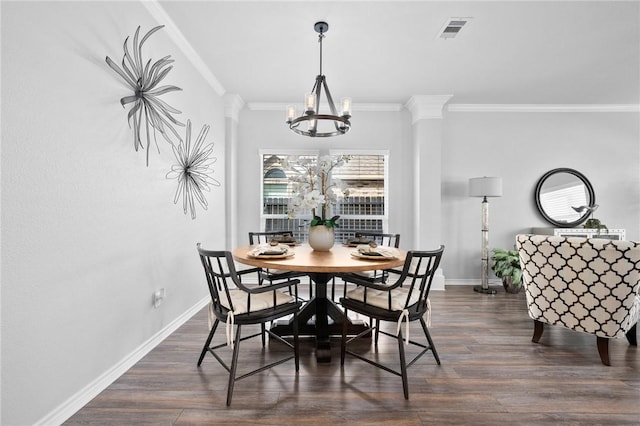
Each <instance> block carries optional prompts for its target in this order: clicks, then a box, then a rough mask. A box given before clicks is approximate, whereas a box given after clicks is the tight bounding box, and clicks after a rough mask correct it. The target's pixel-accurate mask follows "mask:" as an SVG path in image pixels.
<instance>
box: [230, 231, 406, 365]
mask: <svg viewBox="0 0 640 426" xmlns="http://www.w3.org/2000/svg"><path fill="white" fill-rule="evenodd" d="M254 248H255V246H244V247H239V248H237V249H235V250H234V251H233V258H234V259H235V260H236V261H237V262H239V263H243V264H245V265H251V266H257V267H260V268H265V269H280V270H288V271H298V272H306V273H307V274H308V275H309V277H310V278H311V280H312V281H313V283H314V284H315V294H314V296H313V297H312V298H311V299H310V300H309V301H308V302H307V303H306V304H305V305H304V306H303V307H302V309H301V311H300V313H299V314H298V327H299V333H300V335H303V336H315V338H316V359H317V361H318V362H330V361H331V343H330V338H331V336H332V335H333V336H336V335H341V334H342V324H343V322H344V321H347V322H348V327H347V330H348V333H349V334H358V333H360V332H361V331H363V330H364V329H365V328H366V326H364V325H358V324H353V323H352V322H351V320H349V318H347V316H346V315H345V314H344V312H343V311H342V309H340V308H339V307H338V306H337V305H336V304H335V303H334V302H333V301H332V300H330V299H329V298H328V297H327V283H328V282H329V281H331V280H332V279H333V278H334V277H335V276H336V274H339V273H347V272H362V271H374V270H384V269H391V268H397V267H399V266H402V265H403V264H404V259H405V255H406V252H404V251H402V250H399V255H398V257H396V258H393V259H387V258H382V259H375V258H374V259H369V258H367V259H362V258H359V257H355V256H353V255H352V254H353V253H354V252H355V253H357V250H356V248H355V247H347V246H343V245H338V244H336V245H335V246H334V247H333V248H332V249H331V250H329V251H316V250H313V249H312V248H311V247H310V246H309V245H307V244H302V245H298V246H295V247H291V250H293V251H294V252H295V255H293V256H291V257H287V258H279V259H273V258H257V257H252V256H251V254H250V253H251V251H252V250H253V249H254ZM314 318H315V319H314ZM330 320H332V321H331V323H330ZM271 330H272V331H273V332H274V333H276V334H278V335H281V336H290V335H292V334H293V326H292V324H290V323H289V324H277V325H275V326H274V327H273V328H272V329H271Z"/></svg>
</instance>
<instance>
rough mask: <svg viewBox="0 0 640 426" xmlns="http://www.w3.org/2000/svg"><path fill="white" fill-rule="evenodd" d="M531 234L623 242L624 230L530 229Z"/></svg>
mask: <svg viewBox="0 0 640 426" xmlns="http://www.w3.org/2000/svg"><path fill="white" fill-rule="evenodd" d="M531 233H532V234H537V235H554V236H556V237H586V238H604V239H607V240H621V241H624V240H625V230H624V229H592V228H531Z"/></svg>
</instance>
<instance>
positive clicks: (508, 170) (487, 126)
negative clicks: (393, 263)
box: [237, 98, 640, 284]
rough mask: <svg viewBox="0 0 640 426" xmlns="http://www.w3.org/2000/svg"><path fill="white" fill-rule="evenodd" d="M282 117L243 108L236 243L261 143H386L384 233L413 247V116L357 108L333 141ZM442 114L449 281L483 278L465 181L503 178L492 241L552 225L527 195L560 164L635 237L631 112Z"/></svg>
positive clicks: (250, 211)
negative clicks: (291, 126)
mask: <svg viewBox="0 0 640 426" xmlns="http://www.w3.org/2000/svg"><path fill="white" fill-rule="evenodd" d="M454 101H455V98H454V99H452V101H451V102H452V103H454ZM283 116H284V113H282V112H269V111H248V110H244V111H243V112H242V113H241V115H240V124H239V128H240V130H239V146H240V150H239V152H242V153H243V155H245V157H244V159H242V160H241V161H243V163H242V164H241V165H240V167H241V170H242V171H241V176H240V179H239V187H240V188H242V191H241V192H240V194H239V198H240V205H241V206H242V208H241V209H239V212H240V216H239V217H238V236H237V238H238V241H239V242H240V243H242V242H243V241H247V232H248V231H249V230H251V229H254V228H255V229H257V228H258V227H259V225H260V223H259V211H260V202H259V185H260V176H259V170H260V164H259V161H260V160H259V156H258V151H259V149H261V148H270V149H276V148H282V149H294V148H306V149H321V150H328V149H334V148H348V149H389V150H390V160H389V161H390V170H391V176H390V196H389V203H390V206H391V207H390V225H389V230H390V231H392V232H399V233H400V234H402V240H401V242H402V244H401V245H402V246H403V247H405V248H407V249H409V248H411V247H412V246H413V244H414V241H415V240H414V236H413V229H412V226H411V224H412V223H413V216H412V215H413V167H414V161H413V158H412V156H413V151H412V148H411V144H412V142H411V141H412V139H411V132H412V127H411V121H410V118H411V117H410V115H409V113H408V112H407V111H401V112H358V111H355V112H354V114H353V118H352V123H353V127H352V130H351V131H350V133H348V134H347V135H344V136H339V137H335V138H329V139H323V138H316V139H313V138H308V137H302V136H299V135H296V134H294V133H293V132H291V131H289V130H288V128H287V126H286V125H285V123H284V122H283V120H282V117H283ZM442 120H443V123H442V124H443V136H442V158H430V159H429V161H433V162H438V161H442V165H441V168H442V188H441V190H442V218H441V225H440V227H441V228H440V230H439V232H440V234H441V239H442V244H444V245H445V246H446V248H445V255H444V256H443V260H442V269H443V273H444V275H445V277H446V279H447V281H448V282H449V283H451V284H457V283H467V284H478V282H476V281H478V280H479V279H480V247H481V246H480V244H481V235H480V225H481V223H480V222H481V205H480V203H481V199H479V198H470V197H469V196H468V189H467V185H468V179H469V178H471V177H478V176H502V178H503V181H504V195H503V197H501V198H492V199H490V200H489V205H490V226H489V228H490V241H489V245H490V247H504V248H511V247H513V245H514V242H515V240H514V237H515V235H516V234H517V233H519V232H529V230H530V228H532V227H544V226H551V225H549V224H547V223H546V222H545V221H544V220H543V219H542V217H541V216H540V215H539V214H538V212H537V209H536V206H535V203H534V198H533V192H534V188H535V185H536V182H537V180H538V179H539V178H540V177H541V176H542V175H543V174H544V173H545V172H546V171H548V170H551V169H554V168H557V167H570V168H574V169H576V170H579V171H581V172H582V173H584V174H585V175H586V177H587V178H588V179H589V180H590V181H591V183H592V185H593V187H594V189H595V193H596V200H597V202H598V204H599V205H600V208H599V209H598V211H597V214H596V217H598V218H600V219H601V220H602V221H603V223H605V224H606V225H607V226H608V227H610V228H625V229H626V230H627V239H630V240H638V239H640V214H639V213H640V129H639V122H640V120H639V116H638V114H637V113H631V112H622V113H613V112H584V113H577V112H555V113H552V112H548V113H540V112H499V113H498V112H464V113H463V112H447V113H445V115H444V118H443V119H442ZM428 166H429V164H423V165H421V167H428ZM425 202H428V200H426V201H425ZM424 226H426V227H427V229H428V227H429V226H430V224H424ZM435 226H437V225H435ZM427 232H428V231H427ZM434 232H435V230H434Z"/></svg>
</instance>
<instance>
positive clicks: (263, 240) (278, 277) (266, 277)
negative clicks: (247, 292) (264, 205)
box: [249, 231, 313, 297]
mask: <svg viewBox="0 0 640 426" xmlns="http://www.w3.org/2000/svg"><path fill="white" fill-rule="evenodd" d="M272 240H275V241H278V242H279V243H283V244H287V243H291V242H295V238H294V237H293V232H292V231H261V232H249V244H251V245H254V244H267V243H269V242H271V241H272ZM306 276H307V274H306V273H304V272H296V271H287V270H283V269H261V271H260V275H259V283H260V285H262V283H263V282H264V281H268V282H269V283H270V284H273V283H274V281H282V280H291V279H293V278H300V277H306ZM312 293H313V286H311V285H310V286H309V297H311V296H312Z"/></svg>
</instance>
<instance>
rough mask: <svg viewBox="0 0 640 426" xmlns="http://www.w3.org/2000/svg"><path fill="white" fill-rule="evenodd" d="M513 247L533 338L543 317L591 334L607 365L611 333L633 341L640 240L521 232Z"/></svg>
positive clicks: (639, 303)
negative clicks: (518, 256) (519, 266)
mask: <svg viewBox="0 0 640 426" xmlns="http://www.w3.org/2000/svg"><path fill="white" fill-rule="evenodd" d="M516 248H517V250H518V253H519V255H520V263H521V266H522V273H523V276H522V279H523V284H524V289H525V294H526V298H527V307H528V311H529V316H530V317H531V318H532V319H533V320H534V334H533V339H532V340H533V341H534V342H536V343H537V342H538V341H539V340H540V337H541V336H542V332H543V330H544V324H545V323H546V324H552V325H559V326H563V327H566V328H568V329H571V330H575V331H580V332H583V333H589V334H593V335H595V336H596V338H597V347H598V353H599V355H600V359H601V361H602V363H603V364H605V365H610V362H609V339H611V338H620V337H623V336H626V337H627V339H628V341H629V343H630V344H631V345H634V346H635V345H637V336H636V328H637V323H638V320H640V288H639V287H640V243H636V242H631V241H612V240H607V239H598V238H579V237H555V236H547V235H525V234H521V235H517V236H516Z"/></svg>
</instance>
